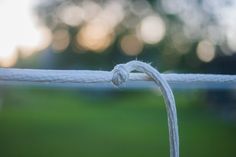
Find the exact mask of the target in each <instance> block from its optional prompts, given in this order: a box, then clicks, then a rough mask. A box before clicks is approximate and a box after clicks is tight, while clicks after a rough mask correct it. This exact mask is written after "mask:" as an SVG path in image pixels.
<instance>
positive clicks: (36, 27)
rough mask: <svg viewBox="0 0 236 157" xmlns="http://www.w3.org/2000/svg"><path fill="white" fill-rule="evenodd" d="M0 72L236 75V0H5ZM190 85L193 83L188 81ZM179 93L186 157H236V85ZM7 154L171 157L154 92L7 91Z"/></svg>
mask: <svg viewBox="0 0 236 157" xmlns="http://www.w3.org/2000/svg"><path fill="white" fill-rule="evenodd" d="M0 20H1V21H0V24H1V25H0V67H2V68H10V67H14V68H34V69H39V68H41V69H87V70H88V69H89V70H111V69H112V68H113V67H114V66H115V65H116V64H119V63H124V62H127V61H130V60H141V61H145V62H148V63H152V66H154V67H157V68H158V69H159V70H160V71H161V72H176V73H213V74H236V1H235V0H207V1H201V0H190V1H189V0H178V1H176V0H148V1H147V0H113V1H112V0H50V1H47V0H21V1H14V0H1V1H0ZM186 87H187V85H186ZM186 87H182V88H177V89H174V94H175V97H176V103H177V110H178V117H179V131H180V152H181V155H180V156H183V157H184V156H186V157H189V156H191V157H195V156H196V157H199V156H201V157H209V156H215V157H221V156H225V157H235V156H236V149H235V146H236V134H235V132H236V123H235V122H236V104H235V103H236V90H235V89H236V88H234V87H232V88H230V89H224V87H222V88H219V87H218V88H215V89H207V88H206V89H191V90H190V89H188V88H186ZM0 156H4V157H15V156H17V157H27V156H35V157H37V156H50V157H54V156H55V157H60V156H61V157H62V156H69V157H73V156H81V157H96V156H97V157H120V156H123V157H126V156H127V157H132V156H134V157H144V156H149V157H152V156H163V157H164V156H165V157H167V156H169V144H168V129H167V116H166V111H165V105H164V102H163V100H162V96H161V94H160V93H159V92H158V91H156V90H147V89H139V90H128V89H127V90H108V89H103V88H101V89H96V90H95V89H86V90H85V89H74V88H73V89H72V88H57V87H56V86H55V87H52V86H51V87H48V88H47V87H45V86H44V87H40V86H37V87H31V86H17V87H14V86H5V85H4V84H1V86H0Z"/></svg>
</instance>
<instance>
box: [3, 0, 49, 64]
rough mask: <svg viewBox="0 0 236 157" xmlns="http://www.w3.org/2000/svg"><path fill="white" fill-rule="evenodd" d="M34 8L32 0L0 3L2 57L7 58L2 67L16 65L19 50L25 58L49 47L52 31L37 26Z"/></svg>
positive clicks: (10, 0) (12, 0) (11, 0)
mask: <svg viewBox="0 0 236 157" xmlns="http://www.w3.org/2000/svg"><path fill="white" fill-rule="evenodd" d="M32 7H33V4H32V0H21V1H14V0H7V1H0V25H1V26H0V43H1V44H0V56H7V57H4V59H3V57H0V63H1V64H0V66H12V65H14V64H13V63H15V62H16V59H17V56H18V54H17V53H18V52H17V51H18V50H20V51H21V53H22V54H23V57H24V56H29V55H31V54H32V53H33V52H36V51H39V50H42V49H43V48H45V47H47V46H48V45H49V43H50V31H49V30H48V29H47V28H45V27H43V26H36V24H35V23H36V18H35V16H34V14H33V13H32ZM3 60H4V61H3ZM3 62H4V65H3Z"/></svg>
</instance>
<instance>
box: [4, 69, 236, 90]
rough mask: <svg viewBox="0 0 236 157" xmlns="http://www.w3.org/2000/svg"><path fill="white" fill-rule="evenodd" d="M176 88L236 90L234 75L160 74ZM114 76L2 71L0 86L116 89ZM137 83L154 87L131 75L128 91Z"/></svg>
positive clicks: (88, 72) (84, 72)
mask: <svg viewBox="0 0 236 157" xmlns="http://www.w3.org/2000/svg"><path fill="white" fill-rule="evenodd" d="M161 76H162V77H163V78H165V80H167V82H168V83H169V84H170V85H171V86H173V87H176V86H177V87H181V88H191V87H194V88H236V76H235V75H213V74H161ZM112 77H113V74H112V72H108V71H91V70H39V69H14V68H0V85H11V84H13V85H16V83H20V85H21V84H23V83H28V82H32V83H35V84H40V85H43V84H45V83H46V85H47V86H48V85H49V84H51V85H54V84H56V83H63V84H65V83H68V84H70V83H72V84H77V85H79V87H85V88H86V87H96V86H97V85H98V86H99V87H102V86H101V84H104V85H105V86H104V88H113V86H112V85H111V84H110V82H111V80H112ZM138 81H141V82H142V84H141V83H138V84H137V83H136V84H135V87H136V88H151V87H152V86H153V84H152V82H153V81H152V79H151V78H150V76H148V75H147V74H144V73H130V76H129V80H128V82H127V86H126V88H129V87H130V82H132V83H133V84H134V83H135V82H138Z"/></svg>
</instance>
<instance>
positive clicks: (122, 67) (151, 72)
mask: <svg viewBox="0 0 236 157" xmlns="http://www.w3.org/2000/svg"><path fill="white" fill-rule="evenodd" d="M134 70H135V71H138V72H142V73H146V74H147V75H148V76H149V77H151V78H152V79H153V81H155V83H156V84H157V86H159V87H160V89H161V91H162V94H163V97H164V101H165V104H166V110H167V115H168V128H169V142H170V156H171V157H179V133H178V123H177V112H176V106H175V99H174V95H173V93H172V90H171V88H170V86H169V85H168V83H167V82H166V80H165V79H164V78H163V77H162V76H161V74H160V73H159V72H158V71H157V70H156V69H154V68H153V67H152V66H150V65H149V64H146V63H143V62H140V61H131V62H128V63H126V64H119V65H117V66H115V68H114V69H113V77H112V82H113V84H114V85H116V86H118V87H119V86H120V85H121V84H123V83H124V82H126V81H127V80H128V79H129V73H130V72H132V71H134Z"/></svg>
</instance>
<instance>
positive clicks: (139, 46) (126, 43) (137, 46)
mask: <svg viewBox="0 0 236 157" xmlns="http://www.w3.org/2000/svg"><path fill="white" fill-rule="evenodd" d="M120 46H121V48H122V50H123V52H124V53H125V54H126V55H128V56H137V55H138V54H139V53H140V52H142V50H143V43H142V41H140V40H139V39H138V38H137V36H136V35H133V34H129V35H125V36H124V37H123V38H122V39H121V42H120Z"/></svg>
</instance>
